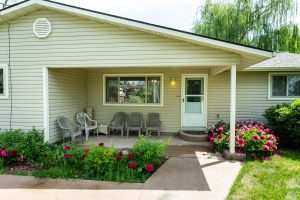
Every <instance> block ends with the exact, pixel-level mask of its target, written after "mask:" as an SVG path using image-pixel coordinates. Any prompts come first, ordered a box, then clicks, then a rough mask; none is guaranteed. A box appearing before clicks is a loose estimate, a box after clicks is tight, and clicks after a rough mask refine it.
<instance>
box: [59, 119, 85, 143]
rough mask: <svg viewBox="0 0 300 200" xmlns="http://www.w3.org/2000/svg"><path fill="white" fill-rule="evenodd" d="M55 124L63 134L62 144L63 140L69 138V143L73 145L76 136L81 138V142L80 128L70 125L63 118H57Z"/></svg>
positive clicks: (67, 120)
mask: <svg viewBox="0 0 300 200" xmlns="http://www.w3.org/2000/svg"><path fill="white" fill-rule="evenodd" d="M57 124H58V126H59V127H60V128H61V129H62V132H63V143H64V142H65V138H71V141H72V142H73V143H75V138H76V136H81V139H82V142H83V137H82V131H81V128H80V126H76V125H75V124H73V123H71V121H70V120H69V119H68V118H66V117H63V116H59V117H57Z"/></svg>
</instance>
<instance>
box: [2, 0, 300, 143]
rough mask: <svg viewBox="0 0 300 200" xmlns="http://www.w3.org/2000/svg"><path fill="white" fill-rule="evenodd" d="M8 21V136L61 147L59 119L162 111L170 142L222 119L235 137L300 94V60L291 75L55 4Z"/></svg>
mask: <svg viewBox="0 0 300 200" xmlns="http://www.w3.org/2000/svg"><path fill="white" fill-rule="evenodd" d="M0 15H1V16H0V41H1V42H0V77H1V76H3V78H2V81H1V82H0V95H1V96H0V127H1V129H9V128H13V129H18V128H21V129H31V128H32V127H35V128H37V129H44V131H45V141H50V142H55V141H58V140H60V139H61V136H60V131H59V130H58V128H57V125H56V118H57V116H59V115H64V116H66V117H69V118H73V117H74V114H75V113H77V112H80V111H83V110H84V108H86V107H92V108H93V112H94V118H95V119H96V120H98V121H99V122H102V123H108V122H109V121H110V119H111V118H112V116H113V114H114V113H116V112H118V111H125V112H132V111H139V112H142V113H143V114H145V115H146V113H148V112H159V113H161V120H162V122H163V123H162V127H161V128H162V132H166V133H172V132H173V133H174V132H178V130H179V129H182V128H183V129H191V130H194V129H204V128H206V127H207V126H209V125H210V124H213V123H215V122H217V121H219V120H221V119H222V120H225V121H231V129H232V130H234V122H235V119H245V120H247V119H249V118H250V119H255V120H264V119H263V116H262V114H263V112H264V110H265V109H266V108H268V107H269V106H272V105H275V104H277V103H282V102H290V100H291V99H293V98H295V97H296V96H299V95H300V94H299V79H300V74H299V71H300V68H299V67H300V63H299V56H298V55H293V56H294V57H297V62H295V63H294V65H295V66H294V65H293V66H292V67H289V66H287V65H285V64H284V65H280V62H276V59H277V57H275V56H276V54H275V53H273V52H270V51H267V50H263V49H259V48H255V47H251V46H245V45H240V44H235V43H230V42H227V41H222V40H218V39H214V38H210V37H205V36H200V35H196V34H193V33H189V32H184V31H180V30H176V29H171V28H167V27H163V26H158V25H154V24H149V23H145V22H141V21H136V20H132V19H127V18H123V17H119V16H114V15H110V14H105V13H101V12H96V11H92V10H87V9H84V8H79V7H74V6H71V5H66V4H62V3H57V2H53V1H48V0H27V1H23V2H21V3H18V4H15V5H13V6H11V7H8V8H5V9H3V10H1V11H0ZM289 55H290V54H289ZM282 57H283V58H285V57H286V56H282ZM268 59H271V60H268ZM267 60H268V61H267ZM293 60H294V58H293ZM264 62H266V63H265V64H264ZM287 62H289V61H287ZM269 64H270V65H269ZM275 64H277V65H275ZM250 66H251V67H250ZM273 72H274V73H273ZM0 80H1V79H0Z"/></svg>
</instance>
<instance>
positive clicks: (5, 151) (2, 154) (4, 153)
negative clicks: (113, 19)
mask: <svg viewBox="0 0 300 200" xmlns="http://www.w3.org/2000/svg"><path fill="white" fill-rule="evenodd" d="M0 156H1V157H7V156H8V153H7V150H6V149H3V150H2V151H1V153H0Z"/></svg>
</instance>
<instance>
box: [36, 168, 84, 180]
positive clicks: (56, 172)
mask: <svg viewBox="0 0 300 200" xmlns="http://www.w3.org/2000/svg"><path fill="white" fill-rule="evenodd" d="M32 176H35V177H51V178H64V179H71V178H72V179H76V178H80V176H79V175H78V171H77V170H75V169H73V168H71V167H51V168H49V169H40V170H37V171H34V172H32Z"/></svg>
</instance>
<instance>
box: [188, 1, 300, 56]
mask: <svg viewBox="0 0 300 200" xmlns="http://www.w3.org/2000/svg"><path fill="white" fill-rule="evenodd" d="M199 14H200V16H199V18H198V20H197V21H196V23H195V25H194V27H193V31H194V32H195V33H198V34H201V35H206V36H210V37H214V38H218V39H223V40H227V41H231V42H236V43H240V44H246V45H252V46H256V47H260V48H263V49H268V50H273V51H290V52H298V53H300V34H299V27H298V26H297V25H296V24H295V23H293V22H292V21H293V19H294V17H295V16H296V14H297V0H234V1H232V0H231V1H230V0H228V1H227V2H224V1H212V0H206V3H205V5H204V6H203V7H201V9H200V12H199ZM289 21H291V22H289Z"/></svg>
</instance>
